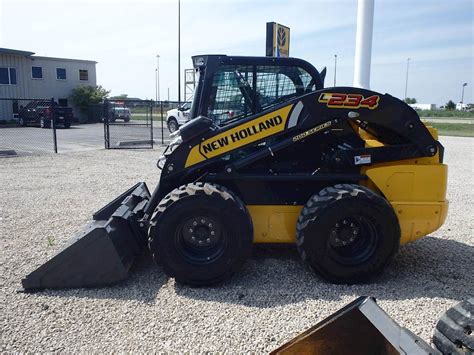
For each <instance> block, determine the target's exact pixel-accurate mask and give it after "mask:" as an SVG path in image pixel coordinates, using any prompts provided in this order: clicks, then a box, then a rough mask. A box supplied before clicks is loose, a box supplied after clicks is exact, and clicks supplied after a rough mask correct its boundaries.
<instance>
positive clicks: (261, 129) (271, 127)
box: [185, 105, 293, 168]
mask: <svg viewBox="0 0 474 355" xmlns="http://www.w3.org/2000/svg"><path fill="white" fill-rule="evenodd" d="M292 106H293V105H288V106H285V107H282V108H281V109H279V110H276V111H273V112H270V113H267V114H266V115H263V116H260V117H258V118H256V119H254V120H251V121H248V122H246V123H244V124H242V125H240V126H236V127H234V128H232V129H229V130H228V131H225V132H222V133H220V134H218V135H216V136H214V137H211V138H209V139H206V140H205V141H203V142H201V143H200V144H199V145H196V146H194V147H193V148H192V149H191V151H190V152H189V155H188V158H187V160H186V164H185V167H186V168H187V167H189V166H192V165H194V164H197V163H200V162H202V161H204V160H206V159H210V158H214V157H216V156H218V155H221V154H224V153H227V152H229V151H231V150H234V149H237V148H239V147H242V146H244V145H247V144H249V143H253V142H255V141H258V140H261V139H263V138H265V137H269V136H271V135H273V134H275V133H278V132H281V131H283V130H284V129H285V125H286V121H287V120H288V113H289V112H290V110H291V108H292Z"/></svg>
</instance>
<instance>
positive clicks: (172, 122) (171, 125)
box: [168, 117, 179, 133]
mask: <svg viewBox="0 0 474 355" xmlns="http://www.w3.org/2000/svg"><path fill="white" fill-rule="evenodd" d="M178 129H179V125H178V121H176V119H174V118H173V117H172V118H170V119H169V120H168V130H169V131H170V133H173V132H176V131H177V130H178Z"/></svg>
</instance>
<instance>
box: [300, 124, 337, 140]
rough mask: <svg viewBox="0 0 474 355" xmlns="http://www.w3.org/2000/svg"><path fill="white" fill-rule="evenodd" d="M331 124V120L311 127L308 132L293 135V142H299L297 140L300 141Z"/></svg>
mask: <svg viewBox="0 0 474 355" xmlns="http://www.w3.org/2000/svg"><path fill="white" fill-rule="evenodd" d="M331 124H332V123H331V121H329V122H326V123H323V124H320V125H319V126H316V127H313V128H311V129H309V130H307V131H306V132H303V133H300V134H298V135H296V136H294V137H293V142H297V141H299V140H301V139H303V138H306V137H308V136H310V135H312V134H315V133H316V132H319V131H320V130H322V129H324V128H327V127H329V126H330V125H331Z"/></svg>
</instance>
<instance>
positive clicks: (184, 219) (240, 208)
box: [148, 182, 253, 286]
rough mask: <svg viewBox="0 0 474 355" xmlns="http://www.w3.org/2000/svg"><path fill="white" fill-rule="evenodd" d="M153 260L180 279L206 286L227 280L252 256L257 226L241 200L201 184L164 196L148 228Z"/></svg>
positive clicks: (191, 185)
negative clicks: (255, 226) (254, 231)
mask: <svg viewBox="0 0 474 355" xmlns="http://www.w3.org/2000/svg"><path fill="white" fill-rule="evenodd" d="M148 237H149V239H148V245H149V248H150V251H151V253H152V255H153V259H154V260H155V262H156V263H157V264H158V265H162V266H163V269H164V271H165V273H166V274H167V275H168V276H170V277H174V278H175V279H176V281H177V282H180V283H184V284H189V285H194V286H202V285H210V284H214V283H217V282H221V281H223V280H225V279H227V278H229V277H230V276H231V275H232V274H234V273H235V272H236V271H237V270H238V269H240V267H241V266H242V265H243V263H244V262H245V260H246V259H247V257H248V256H249V254H250V251H251V248H252V240H253V226H252V220H251V218H250V215H249V213H248V211H247V208H246V207H245V205H244V204H243V202H242V201H241V200H240V199H239V198H238V197H237V196H235V195H234V194H233V193H232V192H230V191H229V190H227V189H226V188H224V187H222V186H219V185H214V184H209V183H203V182H197V183H192V184H187V185H183V186H181V187H179V188H177V189H174V190H173V191H171V192H170V193H169V194H168V195H166V196H165V197H164V198H163V199H162V200H161V202H160V203H159V204H158V206H157V207H156V209H155V212H154V213H153V216H152V218H151V221H150V228H149V231H148Z"/></svg>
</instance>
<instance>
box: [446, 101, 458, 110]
mask: <svg viewBox="0 0 474 355" xmlns="http://www.w3.org/2000/svg"><path fill="white" fill-rule="evenodd" d="M445 107H446V110H449V111H452V110H455V109H456V104H455V103H454V102H453V100H449V101H448V102H447V103H446V105H445Z"/></svg>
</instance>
